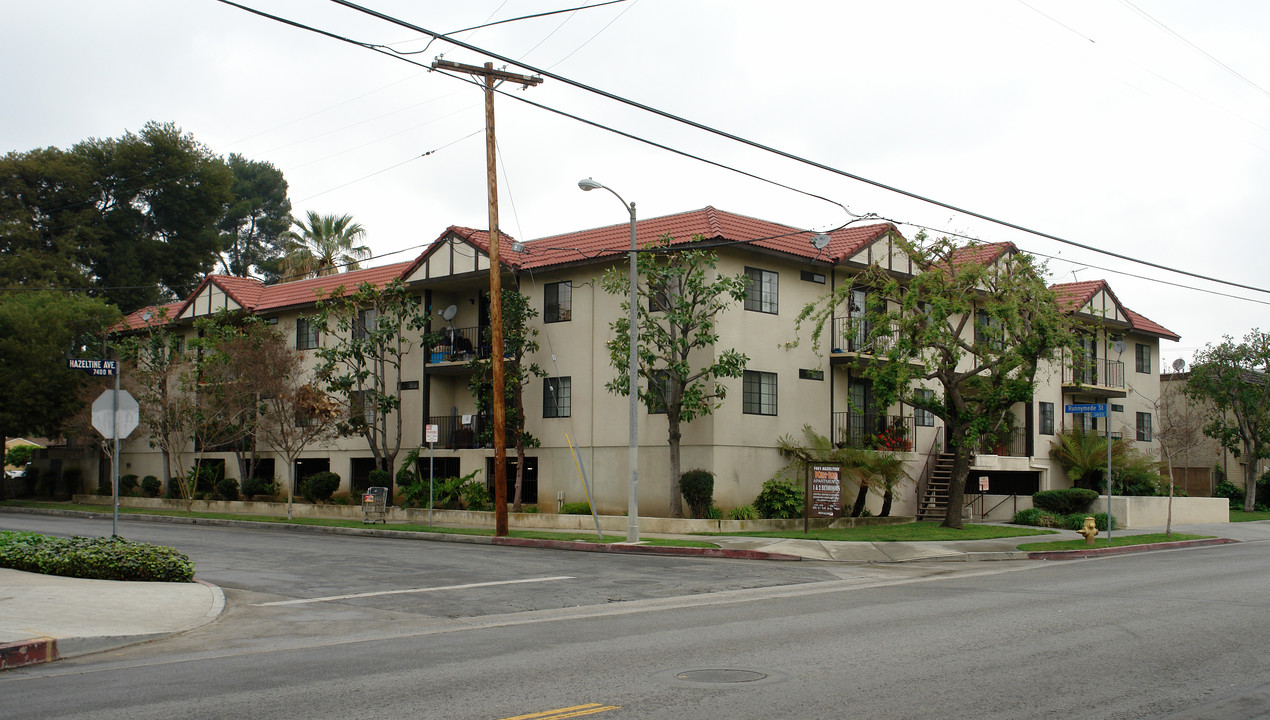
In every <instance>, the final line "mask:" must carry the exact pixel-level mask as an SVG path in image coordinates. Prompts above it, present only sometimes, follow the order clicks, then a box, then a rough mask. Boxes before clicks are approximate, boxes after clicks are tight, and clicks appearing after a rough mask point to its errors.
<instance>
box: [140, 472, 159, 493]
mask: <svg viewBox="0 0 1270 720" xmlns="http://www.w3.org/2000/svg"><path fill="white" fill-rule="evenodd" d="M161 490H163V483H161V482H159V478H157V477H155V476H153V475H146V476H145V477H143V478H141V494H142V495H145V496H146V497H152V498H154V497H159V492H160V491H161Z"/></svg>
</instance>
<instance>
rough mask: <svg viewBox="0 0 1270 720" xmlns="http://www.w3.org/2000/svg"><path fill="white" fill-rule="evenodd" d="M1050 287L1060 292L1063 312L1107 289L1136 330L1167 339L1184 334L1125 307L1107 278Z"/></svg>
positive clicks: (1060, 306)
mask: <svg viewBox="0 0 1270 720" xmlns="http://www.w3.org/2000/svg"><path fill="white" fill-rule="evenodd" d="M1050 289H1051V290H1053V291H1054V292H1056V293H1058V305H1059V308H1060V309H1061V310H1062V311H1063V312H1068V313H1070V312H1076V311H1077V310H1079V309H1080V308H1082V307H1084V305H1085V303H1087V302H1089V301H1090V299H1091V298H1093V296H1094V295H1095V294H1097V293H1098V291H1099V290H1102V291H1105V292H1106V293H1107V294H1108V295H1110V296H1111V299H1112V300H1113V301H1115V303H1116V305H1117V306H1118V307H1119V308H1120V309H1121V310H1122V311H1123V312H1124V315H1125V317H1127V318H1129V326H1130V327H1132V328H1133V329H1134V330H1135V331H1137V332H1140V333H1142V334H1144V335H1155V336H1156V337H1161V338H1165V339H1167V340H1181V339H1182V336H1181V335H1178V334H1177V333H1175V332H1173V331H1172V330H1169V329H1168V328H1166V327H1164V326H1163V325H1160V324H1159V323H1156V322H1154V321H1152V320H1151V319H1149V318H1147V317H1146V316H1144V315H1141V314H1139V313H1136V312H1134V311H1132V310H1130V309H1129V308H1127V307H1125V305H1124V303H1122V302H1120V298H1118V297H1116V294H1115V293H1114V292H1112V290H1111V286H1110V285H1109V284H1107V281H1106V280H1083V281H1081V282H1073V283H1058V284H1057V285H1051V286H1050Z"/></svg>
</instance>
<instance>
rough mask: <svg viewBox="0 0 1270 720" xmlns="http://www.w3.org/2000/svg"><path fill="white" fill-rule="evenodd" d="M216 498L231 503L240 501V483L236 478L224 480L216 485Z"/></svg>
mask: <svg viewBox="0 0 1270 720" xmlns="http://www.w3.org/2000/svg"><path fill="white" fill-rule="evenodd" d="M216 497H217V498H219V499H221V500H228V501H230V502H234V501H236V500H238V481H237V480H236V479H234V478H222V479H221V480H220V481H219V482H217V483H216Z"/></svg>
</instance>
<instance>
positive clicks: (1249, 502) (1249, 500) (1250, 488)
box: [1244, 446, 1260, 512]
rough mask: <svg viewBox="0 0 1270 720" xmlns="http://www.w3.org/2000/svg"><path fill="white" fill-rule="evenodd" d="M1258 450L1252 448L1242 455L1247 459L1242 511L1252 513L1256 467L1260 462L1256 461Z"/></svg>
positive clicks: (1255, 502) (1255, 500) (1255, 506)
mask: <svg viewBox="0 0 1270 720" xmlns="http://www.w3.org/2000/svg"><path fill="white" fill-rule="evenodd" d="M1259 449H1260V448H1258V447H1255V446H1254V447H1253V448H1252V450H1251V451H1249V452H1247V453H1245V454H1244V457H1246V458H1248V474H1247V475H1245V476H1244V510H1245V511H1247V512H1254V511H1255V510H1256V509H1257V466H1258V465H1259V464H1260V462H1259V461H1258V460H1257V455H1256V453H1257V451H1258V450H1259Z"/></svg>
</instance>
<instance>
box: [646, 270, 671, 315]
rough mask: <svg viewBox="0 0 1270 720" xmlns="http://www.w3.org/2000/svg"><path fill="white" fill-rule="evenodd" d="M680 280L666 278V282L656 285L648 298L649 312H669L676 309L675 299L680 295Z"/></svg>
mask: <svg viewBox="0 0 1270 720" xmlns="http://www.w3.org/2000/svg"><path fill="white" fill-rule="evenodd" d="M677 287H678V279H677V278H674V277H669V278H666V282H661V283H654V284H653V285H652V287H651V288H650V289H651V293H650V294H649V296H648V312H667V311H669V310H670V309H671V308H672V307H674V299H675V296H677V294H678V293H675V292H673V291H674V290H676V289H677Z"/></svg>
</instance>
